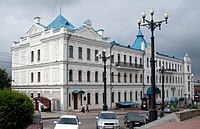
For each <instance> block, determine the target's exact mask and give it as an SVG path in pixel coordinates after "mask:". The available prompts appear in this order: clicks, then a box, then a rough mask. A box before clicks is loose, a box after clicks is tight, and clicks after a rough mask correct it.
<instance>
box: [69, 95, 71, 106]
mask: <svg viewBox="0 0 200 129" xmlns="http://www.w3.org/2000/svg"><path fill="white" fill-rule="evenodd" d="M69 106H71V94H69Z"/></svg>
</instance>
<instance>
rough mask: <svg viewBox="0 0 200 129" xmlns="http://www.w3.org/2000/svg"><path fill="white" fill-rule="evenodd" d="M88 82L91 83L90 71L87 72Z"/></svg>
mask: <svg viewBox="0 0 200 129" xmlns="http://www.w3.org/2000/svg"><path fill="white" fill-rule="evenodd" d="M87 82H90V71H87Z"/></svg>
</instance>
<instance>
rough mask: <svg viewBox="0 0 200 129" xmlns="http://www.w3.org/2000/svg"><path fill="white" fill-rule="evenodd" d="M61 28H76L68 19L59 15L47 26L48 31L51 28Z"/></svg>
mask: <svg viewBox="0 0 200 129" xmlns="http://www.w3.org/2000/svg"><path fill="white" fill-rule="evenodd" d="M61 27H66V28H67V29H69V30H73V29H74V28H75V27H74V26H73V25H72V24H71V23H70V22H69V21H68V20H67V19H65V18H64V17H63V16H62V15H59V16H58V17H57V18H56V19H55V20H53V21H52V22H51V23H50V24H49V25H48V26H47V30H50V29H51V28H55V29H56V30H58V29H60V28H61Z"/></svg>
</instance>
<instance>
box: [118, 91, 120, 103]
mask: <svg viewBox="0 0 200 129" xmlns="http://www.w3.org/2000/svg"><path fill="white" fill-rule="evenodd" d="M118 102H121V93H120V92H118Z"/></svg>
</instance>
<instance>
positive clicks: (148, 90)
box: [147, 87, 161, 95]
mask: <svg viewBox="0 0 200 129" xmlns="http://www.w3.org/2000/svg"><path fill="white" fill-rule="evenodd" d="M147 94H148V95H151V94H152V88H151V87H149V88H148V89H147ZM156 94H161V90H160V89H159V88H158V87H156Z"/></svg>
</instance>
